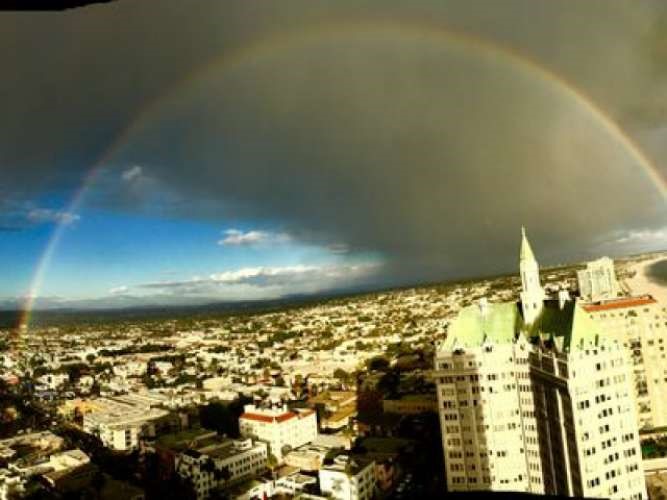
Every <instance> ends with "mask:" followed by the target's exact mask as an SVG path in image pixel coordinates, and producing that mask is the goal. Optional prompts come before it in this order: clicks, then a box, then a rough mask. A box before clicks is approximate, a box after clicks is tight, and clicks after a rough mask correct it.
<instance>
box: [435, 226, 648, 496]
mask: <svg viewBox="0 0 667 500" xmlns="http://www.w3.org/2000/svg"><path fill="white" fill-rule="evenodd" d="M521 246H522V248H521V263H520V269H521V280H522V285H523V290H522V293H521V302H520V303H518V304H517V303H501V304H487V303H486V301H484V300H483V301H481V302H480V304H479V305H473V306H469V307H466V308H464V309H463V310H461V312H460V313H459V315H458V317H457V318H456V320H455V321H454V322H453V323H452V325H451V326H450V328H449V331H448V335H447V339H446V340H445V341H444V343H442V344H441V345H440V346H439V348H438V351H437V353H436V360H435V363H436V364H435V366H436V371H435V377H436V383H437V387H438V408H439V414H440V423H441V429H442V439H443V448H444V453H445V466H446V468H447V472H446V476H447V486H448V489H449V490H450V491H471V490H472V491H480V490H492V491H521V492H531V493H545V494H557V495H563V496H587V497H588V496H590V497H612V498H634V499H640V498H645V497H646V490H645V486H644V480H643V475H642V468H641V452H640V448H639V437H638V428H637V422H636V418H635V412H634V411H633V407H634V398H633V394H632V392H633V390H632V380H631V371H630V368H629V366H628V364H627V357H626V356H625V354H624V353H625V351H624V348H623V346H622V345H619V344H618V343H616V342H613V341H609V340H607V339H606V338H605V337H604V336H603V335H602V334H601V329H600V328H599V326H598V324H597V323H596V322H594V321H593V320H592V319H591V317H590V316H589V315H588V313H587V312H586V311H585V310H584V309H583V308H582V307H581V306H580V305H578V304H577V303H575V302H572V301H569V300H564V297H561V300H548V299H546V300H545V298H544V296H545V295H544V292H543V290H542V287H541V285H540V280H539V269H538V266H537V262H536V261H535V259H534V256H533V252H532V250H531V248H530V245H529V243H528V240H527V239H526V237H525V233H524V234H523V239H522V245H521Z"/></svg>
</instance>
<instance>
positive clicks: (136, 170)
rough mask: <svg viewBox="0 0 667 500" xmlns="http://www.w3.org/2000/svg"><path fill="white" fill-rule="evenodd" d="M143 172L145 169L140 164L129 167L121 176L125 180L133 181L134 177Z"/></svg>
mask: <svg viewBox="0 0 667 500" xmlns="http://www.w3.org/2000/svg"><path fill="white" fill-rule="evenodd" d="M142 173H143V169H142V168H141V167H140V166H139V165H134V166H133V167H130V168H128V169H127V170H125V171H124V172H123V173H122V174H121V178H122V179H123V180H124V181H125V182H132V181H133V180H134V179H136V178H137V177H139V176H140V175H141V174H142Z"/></svg>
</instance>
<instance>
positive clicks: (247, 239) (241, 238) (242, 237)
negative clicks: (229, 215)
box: [218, 229, 290, 246]
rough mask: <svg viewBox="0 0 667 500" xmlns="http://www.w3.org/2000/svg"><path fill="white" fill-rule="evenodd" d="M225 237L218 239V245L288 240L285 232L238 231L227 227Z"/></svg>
mask: <svg viewBox="0 0 667 500" xmlns="http://www.w3.org/2000/svg"><path fill="white" fill-rule="evenodd" d="M224 234H225V237H224V238H223V239H221V240H220V241H218V245H223V246H252V245H261V244H266V243H285V242H287V241H289V240H290V236H289V235H288V234H286V233H271V232H268V231H246V232H244V231H240V230H238V229H228V230H226V231H225V233H224Z"/></svg>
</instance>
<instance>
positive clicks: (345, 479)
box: [318, 455, 375, 500]
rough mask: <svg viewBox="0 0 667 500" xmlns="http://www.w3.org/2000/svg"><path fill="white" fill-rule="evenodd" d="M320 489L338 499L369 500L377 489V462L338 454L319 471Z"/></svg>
mask: <svg viewBox="0 0 667 500" xmlns="http://www.w3.org/2000/svg"><path fill="white" fill-rule="evenodd" d="M318 475H319V479H320V490H321V491H322V493H323V494H324V495H326V496H328V497H330V498H334V499H337V500H369V499H371V498H373V495H374V491H375V462H373V461H372V460H365V459H363V458H360V457H351V456H349V455H338V456H337V457H336V458H335V459H334V462H333V464H331V465H325V466H324V467H322V468H321V469H320V471H319V473H318Z"/></svg>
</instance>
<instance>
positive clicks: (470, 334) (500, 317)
mask: <svg viewBox="0 0 667 500" xmlns="http://www.w3.org/2000/svg"><path fill="white" fill-rule="evenodd" d="M519 318H520V315H519V311H518V309H517V306H516V304H515V303H513V302H506V303H501V304H488V305H487V306H486V313H485V314H484V315H482V312H481V309H480V307H479V305H477V304H474V305H471V306H468V307H464V308H463V309H461V311H460V312H459V315H458V316H457V317H456V319H455V320H454V321H453V322H452V324H451V326H450V327H449V331H448V333H447V339H446V340H445V343H444V344H443V348H445V349H451V348H452V347H453V346H454V345H455V344H456V345H458V346H461V347H474V346H479V345H482V344H483V343H484V341H485V340H487V339H488V340H489V341H491V342H494V343H504V342H511V341H512V340H514V337H515V336H516V332H517V331H518V329H517V322H518V320H519Z"/></svg>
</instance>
